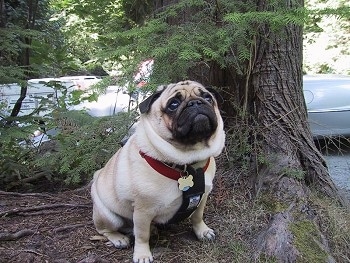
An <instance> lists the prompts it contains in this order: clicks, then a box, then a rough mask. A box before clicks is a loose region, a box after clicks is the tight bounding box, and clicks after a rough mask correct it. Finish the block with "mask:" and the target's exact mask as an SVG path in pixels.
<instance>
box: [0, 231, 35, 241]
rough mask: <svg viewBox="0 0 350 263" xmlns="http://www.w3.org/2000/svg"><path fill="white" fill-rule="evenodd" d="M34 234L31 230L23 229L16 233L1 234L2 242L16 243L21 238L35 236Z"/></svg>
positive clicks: (0, 239)
mask: <svg viewBox="0 0 350 263" xmlns="http://www.w3.org/2000/svg"><path fill="white" fill-rule="evenodd" d="M34 233H35V231H34V230H31V229H23V230H20V231H18V232H16V233H0V241H16V240H18V239H20V238H21V237H25V236H29V235H33V234H34Z"/></svg>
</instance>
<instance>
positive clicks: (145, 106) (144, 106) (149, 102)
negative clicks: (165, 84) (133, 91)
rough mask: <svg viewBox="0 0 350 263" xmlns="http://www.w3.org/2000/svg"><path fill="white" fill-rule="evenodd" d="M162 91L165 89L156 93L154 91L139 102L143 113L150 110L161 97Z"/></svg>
mask: <svg viewBox="0 0 350 263" xmlns="http://www.w3.org/2000/svg"><path fill="white" fill-rule="evenodd" d="M162 92H163V90H160V91H156V92H155V93H153V94H152V95H151V96H149V97H148V98H147V99H145V100H144V101H142V102H141V103H140V104H139V109H140V112H141V114H143V113H147V112H149V110H150V109H151V106H152V104H153V102H155V101H156V100H157V99H158V98H159V96H160V94H162Z"/></svg>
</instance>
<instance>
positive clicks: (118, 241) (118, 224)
mask: <svg viewBox="0 0 350 263" xmlns="http://www.w3.org/2000/svg"><path fill="white" fill-rule="evenodd" d="M93 220H94V224H95V227H96V230H97V232H98V233H100V234H101V235H104V236H105V237H106V238H108V240H109V241H110V242H111V243H112V244H113V245H114V246H115V247H116V248H127V247H129V246H130V239H129V237H127V236H126V235H124V234H122V233H120V232H119V230H120V229H121V228H122V227H123V226H124V223H125V222H124V219H123V218H122V217H120V216H118V215H117V214H114V213H113V212H111V211H109V210H108V209H107V208H103V209H101V207H99V209H96V208H95V206H94V209H93Z"/></svg>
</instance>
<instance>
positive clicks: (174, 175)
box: [139, 151, 210, 180]
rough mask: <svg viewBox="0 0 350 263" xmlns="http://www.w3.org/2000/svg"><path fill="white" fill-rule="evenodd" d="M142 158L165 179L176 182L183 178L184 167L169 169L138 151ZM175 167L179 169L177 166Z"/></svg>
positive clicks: (204, 169) (205, 168) (207, 164)
mask: <svg viewBox="0 0 350 263" xmlns="http://www.w3.org/2000/svg"><path fill="white" fill-rule="evenodd" d="M139 153H140V155H141V157H142V158H144V159H145V160H146V161H147V163H148V164H149V165H150V166H151V167H152V168H153V169H154V170H156V171H157V172H158V173H160V174H162V175H164V176H165V177H168V178H170V179H173V180H178V179H179V178H180V177H182V176H183V171H184V170H185V167H184V166H180V167H181V170H180V171H179V170H177V169H175V168H173V167H170V166H169V165H166V164H165V163H163V162H161V161H158V160H156V159H153V158H152V157H150V156H148V155H146V154H145V153H143V152H141V151H139ZM209 163H210V158H208V161H207V162H206V164H205V165H204V167H203V172H205V171H206V170H207V168H208V166H209ZM176 167H179V166H178V165H177V166H176Z"/></svg>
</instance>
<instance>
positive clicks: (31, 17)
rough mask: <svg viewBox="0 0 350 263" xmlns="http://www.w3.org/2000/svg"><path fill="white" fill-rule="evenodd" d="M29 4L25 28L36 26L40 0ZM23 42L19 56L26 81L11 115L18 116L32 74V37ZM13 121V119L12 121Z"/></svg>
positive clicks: (33, 0) (22, 84)
mask: <svg viewBox="0 0 350 263" xmlns="http://www.w3.org/2000/svg"><path fill="white" fill-rule="evenodd" d="M27 5H28V16H27V18H28V19H27V21H26V24H25V26H24V28H25V29H27V30H31V29H34V27H35V21H36V12H37V9H38V0H30V1H28V2H27ZM23 43H24V44H25V48H24V49H23V51H22V54H21V57H19V61H20V62H19V65H21V66H22V67H23V68H24V69H25V70H24V74H25V77H26V79H25V83H21V92H20V96H19V98H18V99H17V101H16V103H15V105H14V107H13V109H12V111H11V117H16V116H17V115H18V113H19V112H20V110H21V107H22V102H23V100H24V99H25V97H26V96H27V89H28V87H27V80H29V79H30V76H31V69H30V51H31V47H30V46H31V44H32V39H31V37H29V36H25V37H24V39H23ZM10 122H11V121H10Z"/></svg>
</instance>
